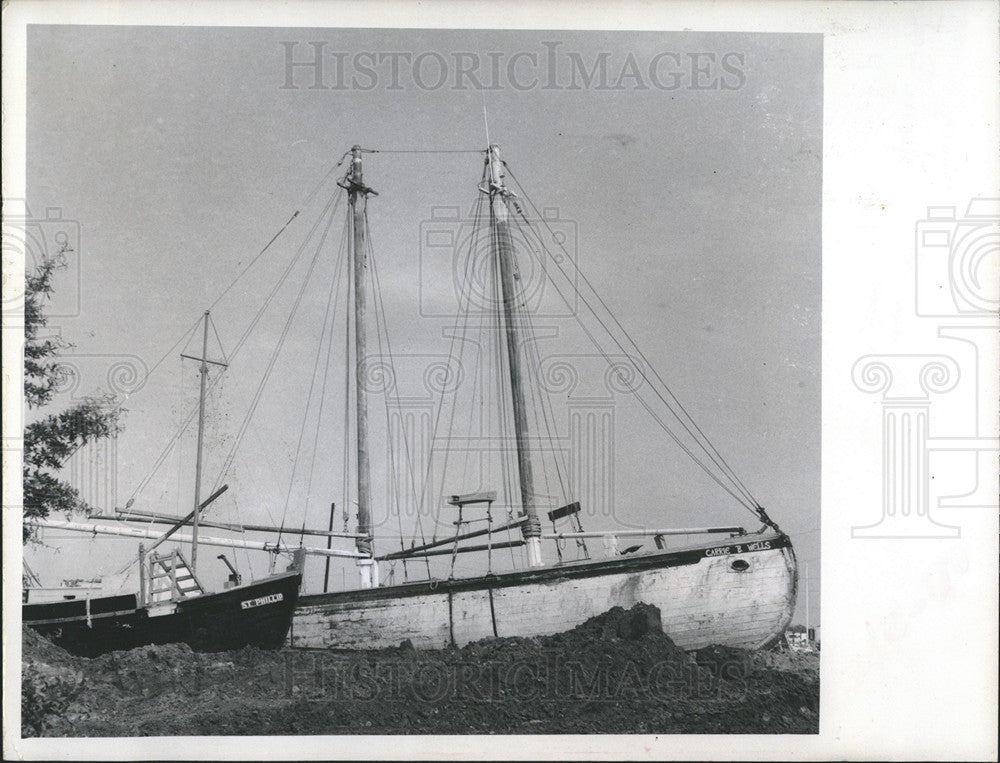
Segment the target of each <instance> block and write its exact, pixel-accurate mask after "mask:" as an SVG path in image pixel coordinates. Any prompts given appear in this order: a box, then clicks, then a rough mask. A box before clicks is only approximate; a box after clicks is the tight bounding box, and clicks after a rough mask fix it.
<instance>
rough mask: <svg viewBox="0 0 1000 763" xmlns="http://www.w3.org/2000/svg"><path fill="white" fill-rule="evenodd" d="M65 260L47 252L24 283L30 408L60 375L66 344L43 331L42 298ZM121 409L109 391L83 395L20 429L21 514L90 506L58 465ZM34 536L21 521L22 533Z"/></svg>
mask: <svg viewBox="0 0 1000 763" xmlns="http://www.w3.org/2000/svg"><path fill="white" fill-rule="evenodd" d="M64 265H65V261H64V260H62V259H61V258H58V257H46V258H45V259H43V260H42V262H41V264H39V266H38V267H37V268H36V270H35V272H34V273H30V274H27V275H26V277H25V284H24V339H25V346H24V398H25V401H26V402H27V404H28V407H29V408H31V409H34V408H39V407H41V406H44V405H46V404H48V403H50V402H51V401H52V397H53V395H54V394H55V393H56V391H57V389H58V384H59V380H60V378H61V376H62V372H61V369H60V367H59V362H58V359H57V358H58V354H59V352H60V351H61V350H63V349H66V348H67V347H69V346H70V345H68V344H67V343H66V342H64V341H63V340H61V339H60V338H58V337H45V336H44V331H43V330H44V329H45V327H46V325H47V323H48V320H47V318H46V316H45V311H44V307H45V303H46V302H47V301H48V299H49V297H50V296H51V295H52V292H53V283H52V281H53V278H54V276H55V273H56V271H58V270H59V269H60V268H62V267H64ZM123 413H124V412H123V410H122V409H121V408H120V407H119V406H118V405H116V402H115V398H114V396H113V395H98V396H94V397H87V398H84V399H83V400H81V401H80V402H78V403H76V404H75V405H73V406H71V407H70V408H67V409H65V410H63V411H60V412H59V413H51V414H48V415H46V416H43V417H41V418H38V419H36V420H34V421H32V422H31V423H30V424H28V425H27V426H26V427H25V431H24V466H23V478H24V517H25V519H26V520H28V519H32V518H43V517H47V516H49V514H51V513H52V512H56V513H60V514H61V513H69V512H74V511H84V512H89V511H91V509H92V507H90V506H89V505H88V504H87V503H86V502H85V501H84V500H83V498H82V497H81V496H80V493H79V491H78V490H77V489H76V488H74V487H73V486H72V485H70V484H69V483H67V482H65V481H64V480H62V479H60V477H59V476H58V474H59V471H60V470H61V469H62V467H63V465H64V464H65V463H66V461H67V460H68V459H69V457H70V456H72V455H73V454H74V453H75V452H76V451H77V450H79V449H80V448H81V447H83V446H84V445H87V444H88V443H90V442H93V441H95V440H99V439H101V438H104V437H113V436H114V435H116V434H117V433H118V432H119V431H120V429H121V421H122V415H123ZM33 536H34V533H33V532H32V528H31V525H30V524H29V523H26V524H25V527H24V537H25V540H28V539H30V538H32V537H33Z"/></svg>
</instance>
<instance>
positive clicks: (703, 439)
mask: <svg viewBox="0 0 1000 763" xmlns="http://www.w3.org/2000/svg"><path fill="white" fill-rule="evenodd" d="M504 167H505V168H506V169H507V171H508V172H509V173H510V175H511V178H512V179H513V180H514V182H515V183H517V186H518V189H519V191H520V194H521V195H522V196H523V197H524V198H525V200H526V201H527V202H528V204H529V205H530V206H531V208H532V209H533V210H534V212H535V214H536V215H537V216H538V218H539V219H540V220H541V221H542V223H543V225H545V227H546V228H547V229H548V231H549V233H550V234H551V235H552V237H553V239H554V240H556V241H557V243H559V246H560V248H561V249H562V250H563V253H564V254H565V255H566V258H565V259H566V260H570V261H571V258H570V257H569V253H568V252H566V250H565V247H563V245H562V243H561V242H559V241H558V238H557V237H556V236H555V232H554V231H552V229H551V226H549V224H548V222H547V221H546V220H545V217H544V216H543V215H541V213H540V212H539V211H538V207H537V206H536V205H535V203H534V202H533V201H532V200H531V199H530V197H529V196H528V195H527V193H525V191H524V188H523V186H522V185H521V183H520V182H519V181H518V180H517V177H516V175H514V173H513V172H512V171H511V170H510V168H509V167H508V166H507V164H506V162H505V163H504ZM520 215H521V217H522V218H524V220H525V222H526V223H527V224H528V225H529V226H530V225H531V223H530V221H528V220H527V217H526V216H525V215H524V212H523V211H521V212H520ZM539 240H541V239H539ZM542 247H543V249H544V250H545V251H546V253H547V254H549V257H550V259H551V260H552V261H553V262H554V263H555V264H556V265H557V267H559V270H560V272H561V273H562V274H563V276H564V277H567V278H569V276H567V274H566V272H565V271H564V270H563V268H562V265H561V264H560V263H559V262H558V260H557V258H555V257H553V256H552V254H551V252H548V249H547V247H545V244H544V242H542ZM574 272H575V273H576V274H578V275H579V276H580V278H581V279H582V280H583V282H584V283H585V284H586V285H587V287H588V288H589V289H590V291H591V293H592V294H593V295H594V296H595V297H596V298H597V300H598V302H599V303H600V305H601V307H602V308H604V311H605V312H606V313H607V314H608V315H609V316H610V317H611V319H612V320H613V321H614V323H615V325H616V326H617V327H618V329H619V331H621V333H622V334H624V336H625V338H626V339H627V341H628V343H629V345H630V346H631V347H632V349H633V351H634V352H635V354H636V355H638V356H639V358H640V359H641V360H642V361H643V363H644V364H645V366H646V367H648V368H649V369H650V371H652V373H653V375H654V376H655V378H656V380H657V381H658V382H659V384H660V385H661V386H662V388H663V389H664V390H665V391H666V393H667V395H669V397H670V399H671V400H673V402H674V404H673V405H671V403H670V401H668V400H667V399H666V398H665V397H664V396H663V394H662V393H661V392H660V391H659V390H658V389H657V387H656V385H654V384H653V383H652V380H651V379H650V378H649V377H648V376H647V375H646V373H645V372H644V371H643V368H641V367H637V370H638V371H639V373H640V375H641V376H642V377H643V379H645V380H646V381H647V383H649V384H650V388H651V389H652V390H653V392H654V394H656V395H657V397H659V398H660V400H661V401H662V402H663V403H664V405H666V406H667V409H668V410H669V411H670V412H671V413H672V414H673V415H674V417H675V418H676V419H677V420H678V422H679V423H680V424H681V426H682V427H683V428H684V429H685V431H687V432H688V434H689V435H690V436H691V437H692V439H693V440H694V441H695V443H696V444H698V445H699V447H701V449H702V450H703V451H704V452H705V453H706V455H707V456H708V457H709V458H710V459H711V460H712V461H713V463H715V464H716V466H717V467H719V469H720V470H721V472H722V474H723V476H725V477H726V478H727V479H728V480H730V481H731V482H732V483H733V486H734V487H735V488H736V489H737V491H739V492H740V493H741V494H742V495H743V496H744V498H745V499H748V500H749V502H750V504H751V505H747V503H746V501H745V500H742V499H739V498H738V499H737V500H739V501H740V503H743V504H744V505H745V506H747V508H748V509H750V510H751V511H754V512H755V511H756V509H755V507H758V506H759V504H758V502H757V500H756V499H755V498H754V497H753V494H752V493H750V491H749V489H747V487H746V486H745V485H744V484H743V483H742V481H740V479H739V477H738V476H737V475H736V474H735V472H734V471H733V470H732V468H731V467H730V466H729V464H728V463H726V461H725V459H723V458H722V456H721V454H720V453H719V452H718V450H717V449H716V448H715V446H714V445H712V443H711V442H710V441H709V440H708V437H707V436H706V435H705V434H704V432H703V431H702V430H701V428H700V427H698V425H697V423H696V422H695V421H694V419H693V418H692V417H691V415H690V414H689V413H688V412H687V410H686V409H685V408H684V406H683V405H682V404H681V403H680V401H679V400H678V399H677V397H676V396H675V395H674V393H673V391H672V390H670V388H669V387H668V386H667V384H666V383H665V382H664V381H663V379H662V377H661V376H660V375H659V373H658V372H657V371H656V369H655V368H654V367H653V366H652V365H651V364H650V363H649V361H648V359H647V358H646V357H645V355H644V354H643V353H642V351H641V350H640V349H639V347H638V345H637V344H636V343H635V341H634V340H633V339H632V337H631V335H630V334H629V333H628V331H627V330H626V329H625V328H624V327H623V326H622V324H621V322H620V321H619V320H618V319H617V317H616V316H615V315H614V313H612V312H611V310H610V308H608V306H607V304H606V303H605V302H604V300H603V298H601V296H600V294H599V293H598V292H597V290H596V289H594V287H593V285H592V284H591V282H590V280H589V279H588V278H587V277H586V275H585V274H584V273H583V271H582V270H581V269H580V268H579V267H578V266H575V270H574ZM553 284H555V281H554V280H553ZM557 290H558V287H557ZM560 296H563V299H565V296H564V295H562V292H561V291H560ZM580 296H581V298H582V300H583V303H584V304H585V305H586V306H587V308H588V310H590V312H591V314H592V315H593V316H594V317H595V318H596V319H597V321H598V323H600V324H601V326H602V328H604V330H605V331H606V332H607V333H608V335H609V337H610V338H611V339H612V341H613V342H615V344H616V345H617V346H618V348H619V349H620V350H621V351H622V352H623V353H624V354H625V355H626V357H628V355H629V353H628V351H626V350H625V348H624V347H623V346H622V344H621V341H620V340H619V339H618V338H617V337H616V336H615V335H614V333H613V332H612V331H611V330H610V328H609V327H608V326H607V324H605V323H604V321H603V320H601V317H600V316H599V315H598V314H597V311H596V310H595V309H594V307H593V306H592V305H591V304H590V302H589V301H588V300H587V299H586V297H584V296H583V295H580ZM581 325H582V324H581ZM588 335H589V332H588ZM591 340H592V341H595V339H594V337H593V336H592V335H591ZM595 346H597V347H598V349H600V345H599V344H597V343H596V342H595ZM634 392H635V391H634ZM636 397H637V398H638V394H636ZM674 406H676V408H677V409H679V410H680V413H678V412H677V410H675V407H674ZM681 414H683V415H681ZM660 425H661V426H662V427H664V428H666V427H665V425H664V424H663V423H662V422H660ZM692 430H693V431H692ZM685 452H687V453H688V454H689V455H690V456H691V457H692V458H694V456H693V455H692V454H691V453H690V451H688V450H687V449H685ZM695 460H696V462H697V463H698V464H699V465H700V466H702V468H703V469H705V470H706V471H708V469H707V467H706V465H705V464H703V463H702V462H701V461H699V460H697V459H695ZM727 492H729V493H730V495H734V493H733V491H731V490H729V491H727ZM734 497H736V496H735V495H734Z"/></svg>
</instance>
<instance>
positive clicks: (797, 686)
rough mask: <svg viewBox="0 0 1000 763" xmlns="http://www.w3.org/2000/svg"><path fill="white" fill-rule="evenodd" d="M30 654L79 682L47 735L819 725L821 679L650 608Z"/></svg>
mask: <svg viewBox="0 0 1000 763" xmlns="http://www.w3.org/2000/svg"><path fill="white" fill-rule="evenodd" d="M53 650H57V651H53ZM25 655H26V662H28V661H30V660H31V659H36V660H41V656H43V655H44V656H45V657H46V659H47V660H48V662H47V663H46V664H58V665H59V666H60V667H61V668H65V669H68V670H72V671H76V672H77V673H78V674H79V675H81V676H82V680H80V681H79V682H77V683H76V684H74V685H72V686H70V685H69V684H67V687H68V688H67V690H66V692H65V697H64V701H63V699H60V702H62V704H61V705H60V704H59V702H53V705H52V706H53V708H54V711H53V712H51V713H49V714H48V715H47V716H46V717H45V722H44V723H41V724H39V725H38V727H37V730H36V733H43V734H46V735H65V736H77V735H79V736H129V735H176V734H190V735H207V734H211V735H225V734H255V735H256V734H264V735H268V734H375V733H378V734H427V733H433V734H463V733H479V734H489V733H506V734H510V733H546V734H555V733H568V734H579V733H767V732H771V733H816V731H818V716H817V712H818V701H819V698H818V692H819V690H818V683H817V682H816V681H815V680H811V679H810V678H809V677H808V676H803V675H800V674H799V673H796V672H792V671H789V670H784V671H780V670H775V669H773V668H771V667H769V666H767V665H765V664H762V663H760V662H755V661H754V656H753V655H749V654H748V653H746V652H742V651H741V650H727V649H725V648H722V647H712V648H709V649H707V650H700V651H699V652H697V653H695V654H693V655H689V654H687V653H686V652H684V651H683V650H682V649H680V648H679V647H677V645H676V644H674V642H673V641H672V640H671V639H670V637H669V636H668V635H667V634H665V633H663V631H662V630H661V626H660V613H659V611H658V610H657V609H656V608H655V607H650V606H647V605H645V604H639V605H636V606H635V607H633V608H632V609H629V610H624V609H622V608H620V607H615V608H614V609H611V610H609V611H608V612H605V613H603V614H601V615H599V616H597V617H594V618H591V619H590V620H588V621H586V622H585V623H582V624H581V625H579V626H577V627H575V628H573V629H571V630H568V631H565V632H563V633H558V634H555V635H552V636H544V637H539V638H501V639H490V640H484V641H478V642H475V643H472V644H468V645H467V646H465V647H463V648H461V649H443V650H434V651H417V650H416V649H414V648H413V645H412V644H410V643H409V642H403V643H402V644H401V645H400V646H399V647H397V648H393V649H382V650H378V651H368V652H337V653H334V652H327V651H306V650H291V649H286V650H281V651H278V652H268V651H261V650H256V649H243V650H240V651H236V652H226V653H219V654H210V655H209V654H198V653H194V652H192V651H191V650H190V649H189V648H188V647H186V646H183V645H167V646H148V647H143V648H141V649H135V650H132V651H129V652H114V653H111V654H107V655H103V656H101V657H98V658H95V659H91V660H88V659H83V658H74V657H72V656H70V655H68V654H66V653H65V652H63V651H62V650H61V649H59V648H58V647H55V646H53V645H51V644H49V643H48V642H47V641H45V640H44V639H42V638H41V637H38V636H34V635H31V636H29V635H26V637H25ZM60 661H62V662H60ZM60 686H61V684H60ZM60 691H61V690H60V688H59V686H56V687H55V688H54V689H53V691H52V694H53V695H58V696H60V697H62V696H63V695H61V694H60Z"/></svg>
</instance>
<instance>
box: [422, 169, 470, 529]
mask: <svg viewBox="0 0 1000 763" xmlns="http://www.w3.org/2000/svg"><path fill="white" fill-rule="evenodd" d="M485 179H486V165H485V164H484V167H483V176H482V178H481V179H480V183H482V182H483V181H484V180H485ZM478 199H479V197H478V195H477V200H478ZM470 259H471V258H470ZM469 268H470V260H469V259H467V260H466V263H465V272H464V273H463V280H462V286H465V284H467V283H468V281H469ZM457 339H458V332H457V331H454V332H452V334H451V341H450V343H449V347H448V361H447V363H448V368H446V371H445V373H446V374H447V373H448V371H449V370H450V366H451V362H452V360H453V359H454V352H455V343H456V341H457ZM462 344H463V348H464V344H465V342H463V343H462ZM461 352H462V350H460V351H459V353H460V354H459V362H461ZM447 387H448V385H447V384H442V385H441V396H440V398H439V401H438V407H437V413H436V414H435V416H434V426H433V427H432V428H431V452H430V456H429V457H428V459H427V470H426V475H425V479H424V484H425V485H426V486H428V487H429V489H428V490H427V491H426V492H424V493H422V494H421V497H420V509H419V510H420V512H421V513H422V512H423V509H424V498H425V497H426V496H427V495H429V494H431V493H433V487H434V483H433V482H432V481H431V465H432V464H433V462H434V452H435V445H436V443H437V432H438V426H439V424H440V422H441V412H442V410H443V408H444V396H445V392H446V390H447ZM456 391H457V390H456ZM452 419H454V411H453V414H452ZM449 431H450V425H449ZM447 463H448V449H445V460H444V465H443V468H442V473H443V472H444V470H445V469H446V468H447ZM440 513H441V507H440V505H438V506H436V507H435V512H434V533H433V535H432V538H431V539H432V541H436V540H437V532H438V527H439V525H440Z"/></svg>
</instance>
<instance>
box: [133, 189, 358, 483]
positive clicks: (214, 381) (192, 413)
mask: <svg viewBox="0 0 1000 763" xmlns="http://www.w3.org/2000/svg"><path fill="white" fill-rule="evenodd" d="M337 198H339V197H337ZM336 200H337V199H336V198H335V199H331V200H330V201H329V202H327V205H326V207H325V209H324V214H325V213H326V211H328V210H329V209H330V207H331V206H334V208H336V206H335V205H336ZM322 217H323V215H321V216H320V217H319V218H318V219H317V220H316V222H315V223H314V224H313V226H312V228H311V229H310V231H309V233H308V235H307V237H306V240H305V241H303V242H302V244H301V245H300V246H299V248H298V250H297V251H296V253H295V255H294V256H293V257H292V259H291V261H290V262H289V263H288V266H287V267H286V268H285V271H284V272H283V273H282V274H281V277H280V278H279V279H278V281H277V282H276V283H275V284H274V286H273V287H272V289H271V291H270V293H269V294H268V295H267V297H266V298H265V299H264V301H263V302H262V303H261V306H260V308H259V309H258V310H257V314H256V315H255V316H254V318H253V320H252V321H251V322H250V325H249V326H248V327H247V329H246V330H245V331H244V332H243V335H242V336H241V337H240V339H239V340H238V341H237V343H236V345H235V347H234V348H233V351H232V354H231V355H230V358H229V359H230V361H232V360H233V359H234V358H235V357H236V356H237V355H238V354H239V352H240V350H241V349H242V348H243V345H244V344H245V343H246V341H247V338H248V337H249V336H250V334H251V332H252V331H253V330H254V328H255V327H256V326H257V323H258V322H259V321H260V319H261V317H263V315H264V313H265V311H266V310H267V308H268V307H269V306H270V304H271V301H272V300H273V299H274V296H275V294H277V292H278V290H279V289H280V288H281V287H282V285H283V284H284V283H285V281H286V280H287V279H288V276H289V274H290V273H291V272H292V270H293V269H294V267H295V265H296V264H297V263H298V261H299V258H300V257H301V256H302V254H303V252H305V250H306V244H307V243H308V241H309V239H310V238H311V237H312V235H313V234H314V233H315V231H316V229H317V228H318V227H319V224H320V222H321V221H322ZM200 322H201V319H199V320H198V323H200ZM198 323H195V325H194V328H193V329H192V331H193V330H194V329H196V328H197V326H198ZM189 341H190V340H189ZM175 347H176V345H175ZM220 378H221V377H220V376H219V375H216V377H215V378H214V379H212V380H211V381H210V382H209V385H210V389H212V388H214V386H215V385H216V384H217V383H218V382H219V379H220ZM197 413H198V406H197V404H195V405H193V406H192V407H191V408H190V410H189V411H188V414H187V416H186V417H185V418H184V420H183V421H182V422H181V425H180V426H179V427H178V428H177V430H176V431H175V433H174V435H173V436H172V437H171V438H170V440H169V441H168V442H167V444H166V446H165V447H164V448H163V450H162V451H161V453H160V455H159V457H158V458H157V459H156V461H155V462H154V464H153V466H152V468H151V469H150V471H149V473H148V474H147V475H146V476H145V477H144V478H143V479H142V480H141V481H140V482H139V485H138V486H137V487H136V488H135V490H133V491H132V493H131V495H130V496H129V500H130V501H134V500H135V498H136V497H138V495H139V494H140V493H141V492H142V491H143V490H145V489H146V487H147V486H148V485H149V482H150V481H151V480H152V478H153V477H154V476H155V475H156V473H157V471H158V470H159V469H160V467H161V466H162V465H163V462H164V461H166V459H167V457H168V456H169V455H170V453H171V452H172V451H173V448H174V446H175V445H176V444H177V441H178V440H180V438H181V437H182V436H183V434H184V432H185V431H186V430H187V428H188V426H190V424H191V422H192V421H193V420H194V417H195V416H196V415H197Z"/></svg>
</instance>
